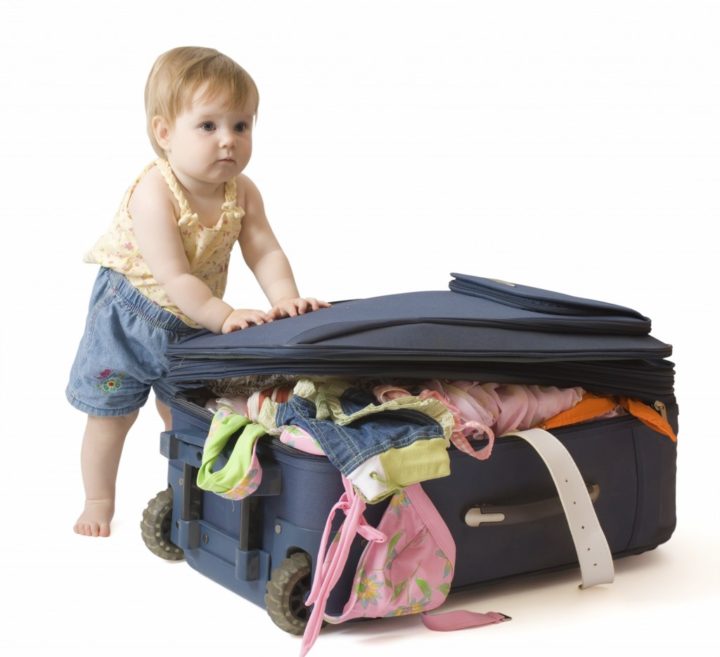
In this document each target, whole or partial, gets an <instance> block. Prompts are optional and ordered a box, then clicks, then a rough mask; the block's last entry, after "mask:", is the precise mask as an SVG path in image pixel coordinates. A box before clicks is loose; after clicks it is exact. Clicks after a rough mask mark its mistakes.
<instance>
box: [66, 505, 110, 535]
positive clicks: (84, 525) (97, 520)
mask: <svg viewBox="0 0 720 657" xmlns="http://www.w3.org/2000/svg"><path fill="white" fill-rule="evenodd" d="M113 513H115V500H112V499H108V500H85V510H84V511H83V512H82V513H81V514H80V517H79V518H78V519H77V522H76V523H75V526H74V527H73V529H74V530H75V533H76V534H81V535H82V536H110V521H111V520H112V517H113Z"/></svg>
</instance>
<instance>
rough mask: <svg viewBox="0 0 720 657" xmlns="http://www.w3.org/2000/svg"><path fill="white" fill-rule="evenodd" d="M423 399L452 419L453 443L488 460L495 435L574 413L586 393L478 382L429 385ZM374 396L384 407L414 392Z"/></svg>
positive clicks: (389, 390)
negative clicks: (477, 441)
mask: <svg viewBox="0 0 720 657" xmlns="http://www.w3.org/2000/svg"><path fill="white" fill-rule="evenodd" d="M425 386H426V389H425V390H423V391H422V392H421V393H420V395H419V396H420V397H421V398H427V397H435V398H436V399H439V400H440V401H442V402H443V403H444V404H445V405H446V406H447V407H448V409H449V410H450V412H451V413H452V414H453V417H454V419H455V430H454V432H453V434H452V438H451V440H452V442H453V444H454V445H455V446H456V447H457V448H458V449H460V450H462V451H463V452H465V453H467V454H469V455H470V456H472V457H473V458H476V459H479V460H485V459H487V458H488V457H489V456H490V454H491V452H492V447H493V443H494V440H495V436H502V435H503V434H506V433H508V432H509V431H516V430H518V429H520V430H522V429H531V428H533V427H536V426H538V425H539V424H541V423H542V422H544V421H545V420H547V419H549V418H551V417H553V416H554V415H557V414H558V413H560V412H562V411H565V410H567V409H568V408H572V407H573V406H575V404H577V403H578V402H579V401H580V400H581V399H582V396H583V394H584V390H583V389H582V388H577V387H576V388H556V387H554V386H537V385H532V386H527V385H518V384H502V383H478V382H476V381H440V380H438V379H434V380H432V381H428V382H426V383H425ZM373 392H374V393H375V396H376V397H377V399H378V400H379V401H381V402H383V401H387V400H389V399H397V398H398V397H403V396H409V395H410V394H411V393H410V392H409V391H408V390H405V389H404V388H401V387H399V386H393V385H381V386H377V387H376V388H375V389H374V391H373ZM483 436H484V437H486V438H487V440H488V444H487V445H486V446H485V447H484V448H483V449H481V450H479V451H475V450H474V449H473V448H472V446H471V445H470V443H469V442H468V440H467V439H468V438H471V437H483Z"/></svg>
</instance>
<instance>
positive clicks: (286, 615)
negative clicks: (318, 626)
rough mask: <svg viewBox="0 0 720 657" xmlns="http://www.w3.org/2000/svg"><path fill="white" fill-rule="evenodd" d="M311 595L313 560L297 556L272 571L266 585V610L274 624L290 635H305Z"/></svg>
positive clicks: (299, 554) (297, 554)
mask: <svg viewBox="0 0 720 657" xmlns="http://www.w3.org/2000/svg"><path fill="white" fill-rule="evenodd" d="M309 592H310V557H309V556H308V555H307V554H305V553H304V552H296V553H295V554H293V555H291V556H290V557H289V558H287V559H285V560H284V561H283V562H282V563H281V564H280V566H278V567H277V568H276V569H275V570H273V572H272V575H271V576H270V579H269V580H268V583H267V588H266V593H265V608H266V609H267V612H268V615H269V616H270V618H271V619H272V621H273V623H275V625H277V626H278V627H279V628H280V629H281V630H284V631H285V632H289V633H290V634H302V633H303V632H304V631H305V625H307V622H308V618H309V617H310V608H309V607H306V606H305V598H306V597H307V594H308V593H309Z"/></svg>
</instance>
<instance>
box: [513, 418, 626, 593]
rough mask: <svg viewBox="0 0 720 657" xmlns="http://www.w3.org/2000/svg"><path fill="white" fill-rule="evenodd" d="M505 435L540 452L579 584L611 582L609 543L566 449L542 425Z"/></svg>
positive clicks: (580, 477) (585, 585)
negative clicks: (560, 510)
mask: <svg viewBox="0 0 720 657" xmlns="http://www.w3.org/2000/svg"><path fill="white" fill-rule="evenodd" d="M505 435H506V436H517V437H518V438H522V439H523V440H524V441H525V442H527V443H528V444H529V445H530V446H531V447H532V448H533V449H534V450H535V451H536V452H537V453H538V454H539V455H540V458H542V460H543V462H544V463H545V465H546V467H547V469H548V471H549V472H550V476H551V477H552V479H553V482H554V484H555V488H557V492H558V497H559V498H560V503H561V504H562V508H563V511H564V512H565V518H566V519H567V523H568V525H569V526H570V534H571V535H572V540H573V543H574V545H575V551H576V552H577V556H578V561H579V562H580V575H581V578H582V584H581V586H580V588H582V589H586V588H589V587H590V586H595V585H596V584H609V583H611V582H612V581H613V579H614V578H615V569H614V567H613V561H612V554H611V553H610V547H609V546H608V543H607V539H606V538H605V534H604V533H603V530H602V527H600V523H599V522H598V519H597V515H596V514H595V509H594V508H593V503H592V500H591V499H590V496H589V494H588V491H587V487H586V485H585V482H584V481H583V478H582V475H581V474H580V471H579V470H578V467H577V465H576V464H575V461H573V458H572V456H570V452H568V450H567V449H566V448H565V446H564V445H563V444H562V443H561V442H560V441H559V440H558V439H557V438H556V437H555V436H553V435H552V434H551V433H549V432H547V431H545V430H543V429H527V430H526V431H512V432H510V433H507V434H505Z"/></svg>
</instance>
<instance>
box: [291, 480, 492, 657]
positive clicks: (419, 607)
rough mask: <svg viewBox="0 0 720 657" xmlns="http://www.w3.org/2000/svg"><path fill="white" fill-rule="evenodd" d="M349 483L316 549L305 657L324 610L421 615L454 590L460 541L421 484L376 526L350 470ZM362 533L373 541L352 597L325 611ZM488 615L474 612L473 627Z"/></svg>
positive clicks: (347, 614)
mask: <svg viewBox="0 0 720 657" xmlns="http://www.w3.org/2000/svg"><path fill="white" fill-rule="evenodd" d="M343 483H344V485H345V493H343V495H342V497H341V498H340V500H339V501H338V503H337V504H336V505H335V506H334V507H333V509H332V511H331V512H330V515H329V517H328V519H327V524H326V525H325V530H324V532H323V536H322V540H321V543H320V549H319V551H318V563H317V564H316V567H315V574H314V577H313V585H312V590H311V591H310V595H309V596H308V598H307V601H306V604H307V605H314V606H313V609H312V612H311V613H310V619H309V620H308V624H307V626H306V628H305V634H304V636H303V641H302V647H301V652H300V654H301V657H304V655H306V654H307V652H308V651H309V650H310V648H311V647H312V646H313V644H314V642H315V640H316V639H317V636H318V633H319V632H320V627H321V626H322V621H323V617H324V618H325V620H327V621H328V622H330V623H343V622H345V621H347V620H350V619H353V618H378V617H383V616H403V615H407V614H417V613H422V612H425V611H428V610H431V609H435V608H436V607H438V606H440V605H441V604H442V603H443V602H444V601H445V599H446V598H447V595H448V593H449V592H450V584H451V582H452V578H453V572H454V568H455V541H454V540H453V538H452V535H451V534H450V530H449V529H448V528H447V525H446V524H445V522H444V520H443V519H442V517H441V516H440V514H439V513H438V511H437V509H436V508H435V506H434V505H433V503H432V502H431V501H430V498H428V496H427V495H426V494H425V491H423V489H422V487H421V486H420V485H419V484H415V485H413V486H408V487H407V488H405V489H404V490H403V491H401V492H400V493H397V494H396V495H395V496H394V497H393V498H392V500H391V501H390V504H389V506H388V508H387V510H386V511H385V513H384V514H383V517H382V519H381V520H380V524H379V525H378V527H377V529H375V528H374V527H372V526H370V525H368V524H367V522H366V520H365V517H364V515H363V512H364V510H365V502H364V501H363V500H362V499H361V498H360V497H359V496H358V495H357V494H356V493H355V492H354V490H353V488H352V485H351V484H350V482H349V481H348V480H347V479H346V478H345V477H343ZM336 511H343V513H345V515H346V518H345V521H344V522H343V523H342V525H341V527H340V530H339V532H338V534H337V535H336V537H335V539H334V540H333V542H332V543H331V545H330V547H329V548H328V549H327V551H326V548H327V543H328V538H329V535H330V531H331V526H332V523H333V519H334V516H335V512H336ZM356 534H359V535H360V536H362V537H363V538H365V539H366V540H367V541H368V544H367V546H366V547H365V549H364V551H363V553H362V556H361V557H360V561H359V562H358V566H357V570H356V573H355V578H354V580H353V585H352V590H351V594H350V599H349V600H348V601H347V603H346V604H345V607H344V609H343V612H342V614H341V615H340V616H325V605H326V603H327V599H328V596H329V595H330V592H331V591H332V589H333V588H334V586H335V584H336V583H337V580H338V579H339V577H340V575H341V574H342V572H343V569H344V567H345V564H346V562H347V557H348V553H349V550H350V546H351V544H352V542H353V539H354V537H355V535H356ZM489 622H497V621H496V620H494V619H493V620H490V619H489V618H483V619H482V620H481V621H478V620H477V619H476V621H475V626H478V625H483V624H488V623H489ZM430 624H431V625H433V624H435V625H437V626H438V627H441V626H442V627H445V629H451V627H452V626H453V625H457V621H454V620H453V619H452V618H448V619H444V620H442V619H440V618H438V619H436V620H435V621H430ZM465 626H466V627H467V625H465ZM457 627H458V628H459V627H460V626H459V625H457Z"/></svg>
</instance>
